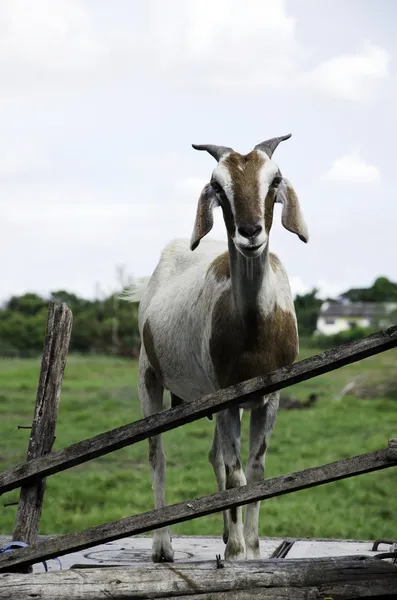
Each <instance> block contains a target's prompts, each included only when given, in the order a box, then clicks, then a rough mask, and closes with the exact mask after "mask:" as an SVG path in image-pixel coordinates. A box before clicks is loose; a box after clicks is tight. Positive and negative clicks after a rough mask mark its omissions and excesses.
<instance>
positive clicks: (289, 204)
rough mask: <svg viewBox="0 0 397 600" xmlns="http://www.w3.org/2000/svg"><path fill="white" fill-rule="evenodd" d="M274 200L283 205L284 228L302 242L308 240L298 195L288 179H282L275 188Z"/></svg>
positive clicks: (282, 220) (282, 219) (282, 218)
mask: <svg viewBox="0 0 397 600" xmlns="http://www.w3.org/2000/svg"><path fill="white" fill-rule="evenodd" d="M276 202H280V203H281V204H282V205H283V210H282V213H281V223H282V224H283V226H284V227H285V229H288V231H292V233H296V235H297V236H298V237H299V239H300V240H302V242H305V243H307V242H308V240H309V233H308V230H307V225H306V223H305V220H304V218H303V215H302V211H301V207H300V204H299V200H298V196H297V194H296V192H295V190H294V188H293V187H292V185H291V183H290V182H289V181H288V179H284V178H283V179H282V181H281V183H280V185H279V187H278V190H277V196H276Z"/></svg>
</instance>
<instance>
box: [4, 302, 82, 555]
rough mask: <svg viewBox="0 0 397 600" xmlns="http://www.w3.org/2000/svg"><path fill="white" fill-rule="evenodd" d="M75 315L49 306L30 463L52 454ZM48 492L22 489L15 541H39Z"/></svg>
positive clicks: (41, 486)
mask: <svg viewBox="0 0 397 600" xmlns="http://www.w3.org/2000/svg"><path fill="white" fill-rule="evenodd" d="M71 330H72V313H71V311H70V310H69V308H68V307H67V306H66V304H62V305H59V304H55V303H54V302H50V303H49V307H48V318H47V330H46V335H45V340H44V348H43V357H42V361H41V370H40V377H39V385H38V390H37V395H36V405H35V410H34V416H33V422H32V429H31V434H30V440H29V448H28V454H27V460H28V461H31V460H33V459H35V458H38V457H40V456H44V455H46V454H48V453H49V452H51V448H52V445H53V443H54V434H55V426H56V420H57V415H58V406H59V400H60V395H61V386H62V379H63V374H64V370H65V364H66V357H67V353H68V347H69V341H70V333H71ZM44 491H45V479H38V480H36V481H35V482H34V483H33V484H32V485H26V486H23V487H22V488H21V493H20V499H19V504H18V510H17V515H16V524H15V529H14V535H13V540H14V541H19V542H25V543H26V544H32V543H33V542H34V541H36V538H37V533H38V530H39V522H40V516H41V510H42V505H43V497H44Z"/></svg>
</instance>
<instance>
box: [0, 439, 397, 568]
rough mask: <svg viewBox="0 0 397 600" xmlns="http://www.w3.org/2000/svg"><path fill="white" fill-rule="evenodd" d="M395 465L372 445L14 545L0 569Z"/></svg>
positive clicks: (0, 558) (1, 561)
mask: <svg viewBox="0 0 397 600" xmlns="http://www.w3.org/2000/svg"><path fill="white" fill-rule="evenodd" d="M392 466H397V463H396V462H393V461H391V460H390V459H389V458H388V450H387V449H385V450H378V451H377V452H370V453H368V454H362V455H360V456H355V457H353V458H347V459H343V460H338V461H336V462H333V463H329V464H326V465H322V466H320V467H314V468H311V469H305V470H304V471H298V472H296V473H292V474H290V475H282V476H281V477H275V478H274V479H268V480H267V481H264V482H263V483H259V484H257V485H254V486H243V487H241V488H235V489H230V490H226V491H224V492H218V493H216V494H212V495H210V496H204V497H202V498H198V499H195V500H190V501H187V502H181V503H180V504H173V505H171V506H167V507H165V508H160V509H157V510H154V511H150V512H146V513H143V514H140V515H136V516H133V517H126V518H124V519H121V520H119V521H113V522H111V523H106V524H104V525H97V526H96V527H91V528H90V529H86V530H85V531H80V532H77V533H69V534H66V535H60V536H57V537H55V538H52V539H49V540H45V541H43V542H39V543H37V544H35V545H34V546H31V547H29V548H23V549H21V550H15V551H13V552H9V553H7V554H4V555H3V556H0V572H2V571H7V570H10V568H15V567H17V566H20V565H26V564H32V563H35V562H38V561H41V560H45V559H49V558H55V557H56V556H62V555H64V554H68V553H70V552H76V551H78V550H83V549H84V548H89V547H90V546H94V545H96V544H100V543H105V542H110V541H112V540H117V539H120V538H122V537H126V536H129V535H137V534H139V533H144V532H147V531H152V530H154V529H158V528H159V527H164V526H167V525H173V524H175V523H181V522H183V521H189V520H191V519H195V518H197V517H202V516H205V515H208V514H211V513H214V512H220V511H221V510H224V509H226V508H230V507H232V506H241V505H244V504H248V503H250V502H254V501H257V500H265V499H267V498H274V497H275V496H281V495H284V494H289V493H291V492H296V491H298V490H303V489H306V488H311V487H315V486H318V485H323V484H325V483H330V482H333V481H338V480H340V479H345V478H347V477H352V476H354V475H360V474H363V473H369V472H371V471H378V470H380V469H386V468H388V467H392Z"/></svg>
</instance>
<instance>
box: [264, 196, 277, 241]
mask: <svg viewBox="0 0 397 600" xmlns="http://www.w3.org/2000/svg"><path fill="white" fill-rule="evenodd" d="M275 199H276V192H275V189H274V188H270V189H269V191H268V194H267V196H266V200H265V231H266V233H267V234H268V235H269V233H270V230H271V228H272V224H273V212H274V201H275Z"/></svg>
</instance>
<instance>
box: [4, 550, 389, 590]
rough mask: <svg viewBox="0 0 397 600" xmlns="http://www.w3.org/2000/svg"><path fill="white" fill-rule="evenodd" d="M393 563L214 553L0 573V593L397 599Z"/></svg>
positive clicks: (374, 560) (361, 558) (360, 559)
mask: <svg viewBox="0 0 397 600" xmlns="http://www.w3.org/2000/svg"><path fill="white" fill-rule="evenodd" d="M396 586H397V568H396V567H395V566H393V565H392V564H390V563H388V562H385V561H383V560H379V559H375V558H372V557H360V556H349V557H342V558H334V557H327V558H315V559H313V558H311V559H310V558H300V559H270V560H264V561H256V560H255V561H254V560H251V561H240V562H233V563H231V562H223V563H222V568H217V566H216V562H215V560H213V561H208V562H204V561H203V562H185V563H174V564H172V565H171V564H160V565H154V564H151V563H140V564H137V565H135V566H133V567H118V568H106V569H103V568H102V569H101V568H99V569H84V571H80V570H78V569H74V570H71V571H56V572H50V573H46V574H35V575H18V574H13V573H7V574H3V575H0V600H9V598H12V599H13V600H25V599H26V598H40V599H41V600H50V599H51V600H53V599H54V598H56V599H57V600H97V598H112V599H113V600H126V598H136V599H138V598H139V599H149V598H151V599H156V598H175V599H176V598H178V599H179V600H181V599H182V600H183V599H184V598H185V599H189V600H195V599H197V600H198V599H200V600H210V599H213V600H215V599H216V600H248V599H250V598H264V599H265V600H270V599H271V600H281V599H282V600H289V599H290V600H307V599H308V598H310V599H311V600H316V599H318V600H320V598H321V599H322V600H325V599H326V598H327V597H328V598H335V599H336V598H338V600H344V599H349V600H351V599H352V598H365V597H368V596H371V597H373V598H374V597H376V596H380V595H382V597H384V598H395V597H396V589H397V587H396Z"/></svg>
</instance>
